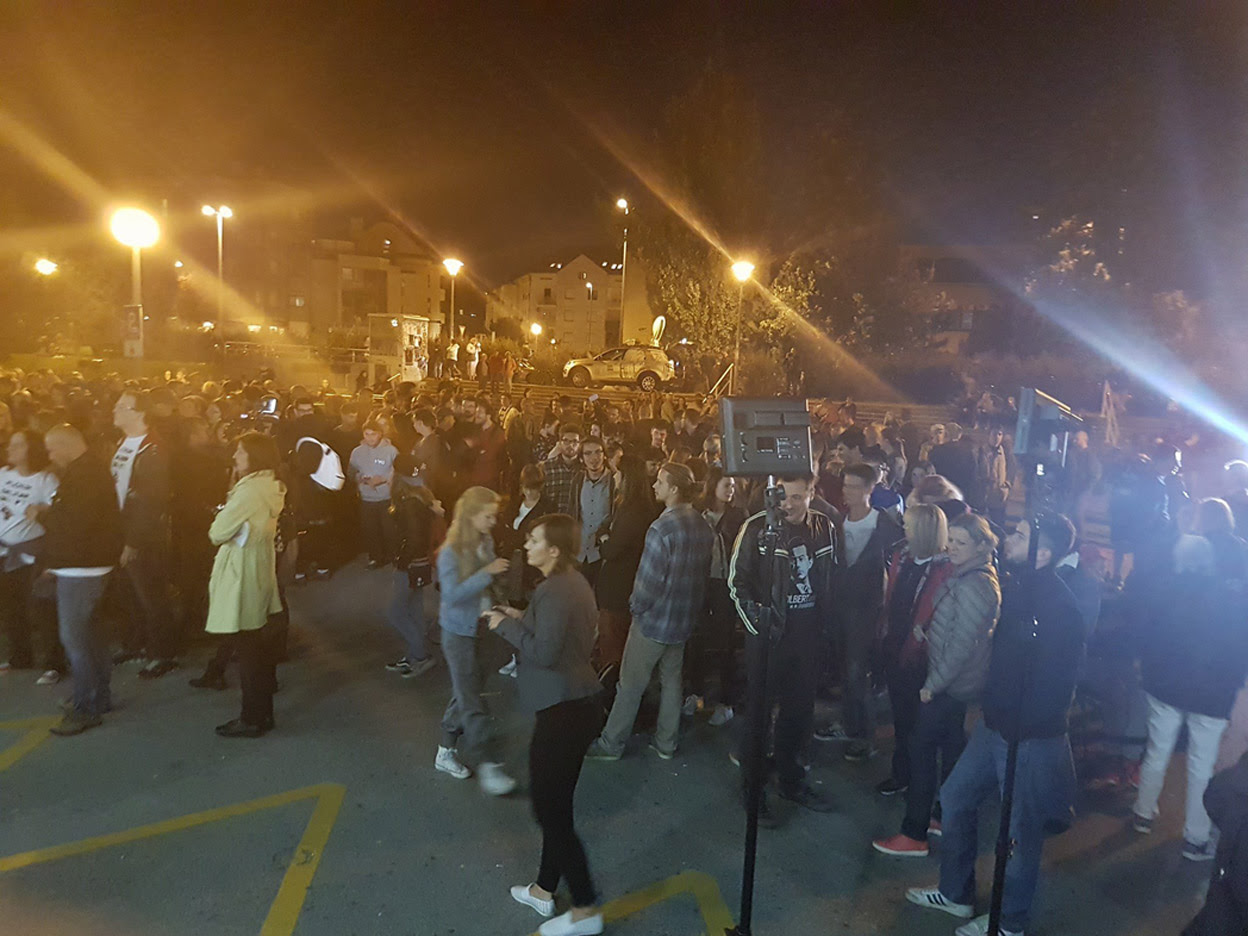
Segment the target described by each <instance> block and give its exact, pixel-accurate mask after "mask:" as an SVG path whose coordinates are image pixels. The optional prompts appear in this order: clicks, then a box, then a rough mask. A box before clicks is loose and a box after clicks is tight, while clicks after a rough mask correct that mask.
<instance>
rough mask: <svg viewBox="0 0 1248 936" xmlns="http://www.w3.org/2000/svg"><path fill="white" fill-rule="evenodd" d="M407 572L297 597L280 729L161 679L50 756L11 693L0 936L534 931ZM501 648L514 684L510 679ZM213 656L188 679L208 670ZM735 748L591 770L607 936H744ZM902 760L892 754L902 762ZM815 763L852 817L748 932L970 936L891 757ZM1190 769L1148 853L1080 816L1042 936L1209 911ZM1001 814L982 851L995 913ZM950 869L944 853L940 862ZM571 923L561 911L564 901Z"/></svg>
mask: <svg viewBox="0 0 1248 936" xmlns="http://www.w3.org/2000/svg"><path fill="white" fill-rule="evenodd" d="M390 582H391V576H390V575H389V574H388V573H386V572H384V571H379V572H369V571H366V570H365V569H364V568H363V566H362V564H360V563H356V564H353V565H351V566H349V567H347V568H346V569H344V570H342V571H341V572H339V573H338V574H337V575H336V576H335V577H334V578H333V579H331V580H329V581H325V582H313V583H310V584H308V585H305V586H301V587H299V588H296V589H293V590H292V591H291V604H292V610H293V620H294V632H293V638H292V644H293V648H294V652H293V655H292V659H291V660H290V662H288V663H285V664H283V665H282V666H281V667H280V670H279V679H280V681H281V691H280V693H279V694H278V697H277V703H276V718H277V730H276V731H274V732H273V733H272V734H271V735H269V736H267V737H265V738H263V739H260V740H247V739H236V740H226V739H222V738H218V737H217V736H216V735H215V734H214V733H213V726H215V725H217V724H219V723H221V722H224V721H226V720H227V719H229V718H232V717H234V716H235V715H236V714H237V708H238V693H237V674H236V672H235V671H234V670H233V669H232V668H231V670H230V673H229V679H230V683H231V689H230V690H229V691H226V692H213V691H210V690H194V689H191V688H190V687H188V686H187V683H186V680H187V678H189V677H190V676H192V675H196V674H197V672H198V671H197V669H195V668H194V667H193V666H192V665H191V663H190V662H187V663H185V664H184V667H183V668H182V669H180V670H177V671H175V672H174V673H172V674H170V675H168V676H166V677H164V678H162V679H160V680H157V681H154V682H151V683H147V682H144V681H142V680H139V679H138V678H137V676H136V670H135V669H134V668H133V666H124V667H121V668H119V669H118V671H117V673H116V674H115V678H114V697H115V701H116V703H117V711H116V712H115V713H114V714H113V715H111V716H109V717H108V718H107V719H106V722H105V725H104V726H103V727H102V728H99V729H96V730H93V731H90V732H88V733H86V734H84V735H82V736H80V737H76V738H64V739H63V738H56V737H48V736H47V733H46V728H47V725H48V724H49V718H50V717H52V716H54V715H55V712H56V700H57V699H59V698H60V697H61V696H62V695H64V693H65V687H64V686H62V687H60V688H59V690H58V689H57V688H55V687H54V688H52V689H48V688H43V687H36V686H35V685H34V678H35V675H36V674H28V673H15V674H11V675H9V676H6V677H3V679H2V680H0V933H15V934H17V933H20V934H26V936H77V934H91V936H118V934H126V936H157V934H160V936H163V934H172V933H177V934H179V936H199V934H204V936H208V934H212V936H219V934H252V933H262V934H263V936H290V934H298V936H373V934H386V936H400V934H402V936H407V934H411V936H467V934H472V936H480V934H489V936H495V934H497V936H507V934H516V936H520V934H527V933H531V932H533V931H535V930H536V928H537V924H538V923H539V922H540V920H539V918H538V917H537V916H536V915H535V914H534V913H533V912H532V911H531V910H529V909H527V908H525V907H521V906H520V905H518V904H515V903H513V902H512V901H511V899H510V897H509V896H508V893H507V889H508V887H509V886H510V885H512V884H518V883H527V882H528V881H530V880H532V879H533V877H534V875H535V874H536V867H537V860H538V850H539V844H540V842H539V837H538V832H537V828H536V826H535V824H534V822H533V820H532V818H531V815H530V809H529V804H528V801H527V798H526V797H525V796H524V794H523V787H522V789H521V791H520V792H518V793H517V794H515V795H513V796H510V797H507V798H504V799H487V798H486V797H484V796H483V795H482V794H481V792H480V791H479V789H478V788H477V786H476V783H475V781H473V780H469V781H456V780H454V779H451V778H450V777H448V776H446V775H444V774H440V773H436V772H435V771H434V770H433V759H434V753H435V750H436V745H437V742H438V737H439V731H438V722H439V719H440V716H441V713H442V709H443V707H444V705H445V703H446V701H447V696H448V679H447V675H446V671H445V668H443V667H439V668H437V669H435V670H433V671H432V672H430V673H428V674H427V675H425V676H423V677H421V678H419V679H411V680H403V679H400V678H399V677H398V676H396V675H394V674H392V673H388V672H386V671H385V670H384V668H383V666H384V664H385V663H386V662H389V661H390V660H392V659H394V658H395V657H397V656H399V655H401V653H400V651H399V643H398V640H397V638H395V637H394V636H393V635H392V634H391V633H390V632H389V630H388V629H387V627H386V626H385V623H384V608H385V603H386V600H387V598H388V592H389V587H390ZM485 639H486V645H487V650H488V655H489V656H490V657H491V662H492V664H493V665H494V666H497V665H499V664H501V663H502V662H504V661H505V660H506V659H507V657H508V651H507V649H506V647H505V646H504V645H502V643H501V641H498V640H497V639H496V638H494V637H493V636H492V635H491V636H488V637H487V638H485ZM207 652H208V648H207V647H206V646H205V647H200V648H198V650H197V653H196V654H195V655H194V656H193V657H192V660H193V661H194V662H195V663H202V660H203V659H204V658H205V657H206V656H207ZM488 691H489V693H490V695H489V701H490V704H491V705H492V706H493V707H494V709H495V711H496V713H497V715H498V718H499V723H500V730H501V732H502V734H503V736H504V737H505V739H506V751H507V762H508V766H509V768H510V769H512V770H514V771H515V772H516V774H517V776H520V777H522V778H523V777H524V776H525V774H526V771H527V765H526V763H525V751H526V746H527V740H528V732H529V728H530V724H531V722H530V720H529V719H527V718H526V717H524V716H522V715H520V714H517V713H516V711H515V705H514V702H515V684H514V682H513V681H512V680H510V679H507V678H506V677H502V676H497V675H493V669H491V676H490V679H489V684H488ZM731 730H732V729H731V726H729V727H725V728H711V727H709V726H708V725H707V724H706V722H705V720H704V719H702V718H698V719H695V720H692V721H687V722H686V725H685V730H684V732H683V737H682V743H681V748H680V751H679V752H678V754H677V756H676V758H675V759H674V760H672V761H662V760H660V759H658V758H657V756H655V755H654V754H653V752H651V751H649V750H648V748H647V746H646V743H645V742H646V739H645V738H643V737H641V736H638V737H634V739H633V741H632V743H631V744H630V746H629V749H628V752H627V755H626V756H625V758H624V759H623V760H621V761H619V762H618V763H588V764H586V765H585V770H584V773H583V779H582V781H581V785H580V790H579V793H578V800H577V803H578V822H579V826H580V831H581V834H582V837H583V838H584V839H585V842H586V845H587V849H588V852H589V856H590V861H591V866H592V868H593V872H594V874H595V877H596V879H597V881H598V884H599V886H600V888H601V890H602V892H603V895H604V897H605V898H606V899H607V900H609V901H611V903H610V904H609V905H608V916H609V917H610V918H611V922H610V924H609V926H608V932H609V933H618V934H620V936H627V934H638V936H640V934H647V936H693V934H699V933H705V932H708V928H709V930H710V932H711V933H712V934H713V936H719V932H720V927H722V926H723V925H724V924H725V923H727V922H728V921H730V920H731V918H733V917H735V915H736V909H737V906H738V903H739V900H740V865H741V848H742V838H743V832H744V818H743V815H742V812H741V809H740V807H739V805H738V802H737V795H736V791H737V778H736V771H735V768H733V767H732V766H731V764H730V763H729V761H728V757H727V755H728V750H729V746H730V739H729V732H730V731H731ZM888 744H889V742H888V741H887V740H883V741H882V745H883V746H884V748H885V750H887V746H888ZM840 753H841V747H840V746H839V745H837V744H817V745H816V746H815V750H814V765H813V769H812V771H811V779H812V781H813V782H814V783H815V784H817V785H818V786H819V787H820V789H823V790H825V791H826V792H828V793H829V794H830V795H831V796H832V797H833V798H834V799H835V801H836V803H837V804H838V809H837V811H836V812H834V813H831V814H824V815H816V814H812V813H805V812H801V811H800V810H798V811H795V812H789V814H788V819H789V821H788V823H787V824H786V825H785V827H783V828H781V829H778V830H774V831H773V830H764V831H763V832H762V833H761V839H760V851H759V871H758V883H757V892H756V893H757V896H756V904H755V921H754V932H755V933H756V934H758V936H770V934H775V936H779V934H786V936H787V934H848V936H865V934H887V936H901V934H906V936H936V934H951V933H952V931H953V929H954V927H955V922H956V921H954V920H953V919H952V918H949V917H944V916H942V915H933V914H931V913H930V912H925V911H923V910H920V909H919V908H917V907H913V906H911V905H909V904H907V903H906V902H905V901H904V900H903V899H902V895H903V893H904V890H905V888H906V887H909V886H915V885H921V884H928V883H931V882H934V881H935V880H936V876H937V871H938V859H937V858H936V857H935V856H933V857H931V858H928V859H894V858H888V857H885V856H883V855H879V854H876V853H875V852H874V851H873V850H872V848H871V845H870V842H871V839H872V838H873V837H875V836H878V835H881V834H885V833H892V832H894V831H896V828H897V825H898V823H899V822H900V817H901V811H902V804H901V803H900V802H898V801H897V800H896V798H894V799H892V800H884V799H882V798H881V797H879V796H877V795H875V794H874V792H873V787H874V785H875V783H876V782H877V781H879V780H880V779H882V778H883V776H884V775H885V773H886V771H887V762H886V757H885V756H884V755H883V754H881V755H880V756H879V757H877V758H875V759H874V760H872V761H869V762H867V763H864V764H849V763H846V762H844V761H843V760H842V759H841V757H840ZM1182 768H1183V763H1182V757H1181V756H1176V758H1175V764H1174V765H1173V766H1172V779H1171V781H1170V782H1169V784H1168V786H1167V790H1166V793H1165V795H1164V797H1163V800H1162V809H1163V816H1162V818H1161V819H1160V820H1159V825H1158V828H1157V830H1156V831H1155V832H1154V833H1153V834H1152V835H1151V836H1148V837H1139V836H1136V835H1135V834H1134V833H1132V832H1131V831H1130V829H1129V827H1128V825H1127V822H1126V817H1127V809H1128V806H1129V800H1114V799H1111V800H1107V801H1102V802H1085V803H1084V804H1082V808H1081V817H1080V819H1079V821H1078V823H1077V824H1076V826H1075V827H1074V829H1072V830H1071V831H1070V832H1068V833H1066V834H1065V835H1063V836H1061V837H1059V838H1056V839H1053V840H1051V841H1050V843H1049V845H1048V847H1047V850H1046V861H1045V872H1044V879H1043V883H1042V890H1041V894H1040V898H1039V902H1038V906H1037V909H1036V916H1035V926H1034V927H1033V929H1032V930H1031V931H1029V932H1031V933H1034V934H1037V936H1059V934H1061V936H1116V934H1123V936H1126V934H1132V936H1162V934H1166V936H1169V934H1174V933H1177V932H1179V930H1181V929H1182V927H1183V925H1184V924H1185V923H1186V922H1187V920H1188V919H1190V917H1191V915H1192V914H1193V913H1194V911H1195V909H1196V907H1197V900H1198V893H1199V890H1200V887H1201V882H1202V879H1203V878H1205V877H1206V876H1207V874H1208V872H1209V868H1210V866H1209V865H1208V864H1203V865H1194V864H1191V863H1189V862H1186V861H1184V860H1182V859H1181V857H1180V855H1179V848H1180V837H1179V827H1180V825H1181V821H1182V815H1181V814H1182V792H1183V780H1182V776H1181V772H1182ZM994 830H995V812H994V811H993V810H985V813H984V816H983V822H982V829H981V865H980V870H981V873H980V898H981V904H982V905H983V908H984V910H985V911H986V909H987V889H988V886H989V884H990V881H991V848H992V836H993V832H994ZM935 848H936V849H939V845H938V844H937V845H936V846H935ZM560 900H561V902H566V895H561V897H560Z"/></svg>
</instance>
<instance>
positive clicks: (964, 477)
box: [930, 423, 975, 496]
mask: <svg viewBox="0 0 1248 936" xmlns="http://www.w3.org/2000/svg"><path fill="white" fill-rule="evenodd" d="M947 433H948V438H949V441H948V442H943V443H941V444H940V445H937V446H936V447H935V448H934V449H932V455H931V458H930V461H931V463H932V467H933V468H935V469H936V473H937V474H938V475H940V476H941V477H942V478H944V479H946V480H947V481H948V482H949V483H950V484H952V485H953V486H954V487H956V488H957V489H958V490H959V491H962V492H963V493H968V492H971V491H974V490H975V444H974V442H972V441H971V437H970V436H968V435H966V434H965V433H964V432H963V431H962V427H961V426H959V425H958V424H957V423H949V425H948V427H947ZM968 496H971V495H970V494H969V493H968Z"/></svg>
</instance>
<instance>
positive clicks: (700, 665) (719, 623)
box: [685, 578, 742, 706]
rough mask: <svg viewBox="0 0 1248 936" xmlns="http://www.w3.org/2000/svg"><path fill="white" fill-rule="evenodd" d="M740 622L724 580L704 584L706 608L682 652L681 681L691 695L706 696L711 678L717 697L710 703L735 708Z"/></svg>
mask: <svg viewBox="0 0 1248 936" xmlns="http://www.w3.org/2000/svg"><path fill="white" fill-rule="evenodd" d="M740 622H741V618H740V617H738V615H737V609H736V608H735V607H734V606H733V603H732V596H731V595H729V593H728V583H727V582H726V581H725V580H724V579H716V578H713V579H710V580H709V581H708V582H707V583H706V608H705V609H704V611H703V614H702V620H701V621H700V622H699V623H698V626H697V627H696V628H695V629H694V631H693V636H692V637H690V638H689V643H688V645H687V647H686V649H685V678H686V679H687V680H688V682H689V688H690V690H691V691H693V692H696V693H697V694H698V695H700V696H707V692H708V690H707V687H708V686H709V685H710V682H711V676H712V675H717V676H718V677H719V695H718V697H716V698H715V700H714V701H716V702H718V703H721V704H723V705H734V706H735V705H736V704H737V703H738V702H739V701H740V696H741V668H740V666H739V665H738V663H737V652H738V651H739V650H740V649H741V640H742V637H741V630H740V628H739V626H738V625H739V624H740Z"/></svg>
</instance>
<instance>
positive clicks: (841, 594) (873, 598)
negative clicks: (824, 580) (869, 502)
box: [836, 510, 906, 628]
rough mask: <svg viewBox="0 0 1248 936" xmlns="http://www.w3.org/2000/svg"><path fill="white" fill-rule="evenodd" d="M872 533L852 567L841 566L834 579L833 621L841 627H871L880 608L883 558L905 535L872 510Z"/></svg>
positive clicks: (881, 604) (884, 563) (893, 524)
mask: <svg viewBox="0 0 1248 936" xmlns="http://www.w3.org/2000/svg"><path fill="white" fill-rule="evenodd" d="M875 512H876V515H877V516H876V520H875V530H874V531H873V532H872V533H871V539H869V540H868V541H867V545H866V548H865V549H863V551H862V554H861V555H860V556H859V557H858V561H857V562H855V563H854V564H853V565H841V566H840V567H839V568H838V569H837V575H836V598H837V600H836V605H837V607H836V612H837V613H836V617H837V622H838V623H839V624H840V625H841V626H842V627H853V628H869V627H874V625H875V624H876V622H877V620H878V619H879V616H880V611H882V610H883V608H884V573H885V570H886V568H887V560H886V558H885V557H886V556H889V555H891V553H892V550H893V547H894V546H896V545H897V542H898V541H899V540H901V539H904V538H905V535H906V534H905V531H904V530H903V529H902V528H901V526H900V524H898V523H897V521H896V520H894V519H893V518H892V517H891V516H889V515H888V514H887V513H885V512H884V511H882V510H876V511H875Z"/></svg>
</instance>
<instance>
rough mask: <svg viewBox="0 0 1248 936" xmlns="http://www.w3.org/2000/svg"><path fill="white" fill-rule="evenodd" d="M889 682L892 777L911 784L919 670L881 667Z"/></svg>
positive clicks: (920, 686) (920, 679)
mask: <svg viewBox="0 0 1248 936" xmlns="http://www.w3.org/2000/svg"><path fill="white" fill-rule="evenodd" d="M884 678H885V680H886V682H887V684H888V704H889V708H891V709H892V711H893V780H895V781H896V782H897V783H899V784H900V785H901V786H909V785H910V738H911V736H912V735H913V734H914V726H915V724H916V723H917V722H918V720H919V690H920V689H922V688H923V680H924V674H923V671H922V670H905V669H902V668H901V667H899V666H889V667H887V668H886V669H885V670H884Z"/></svg>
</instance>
